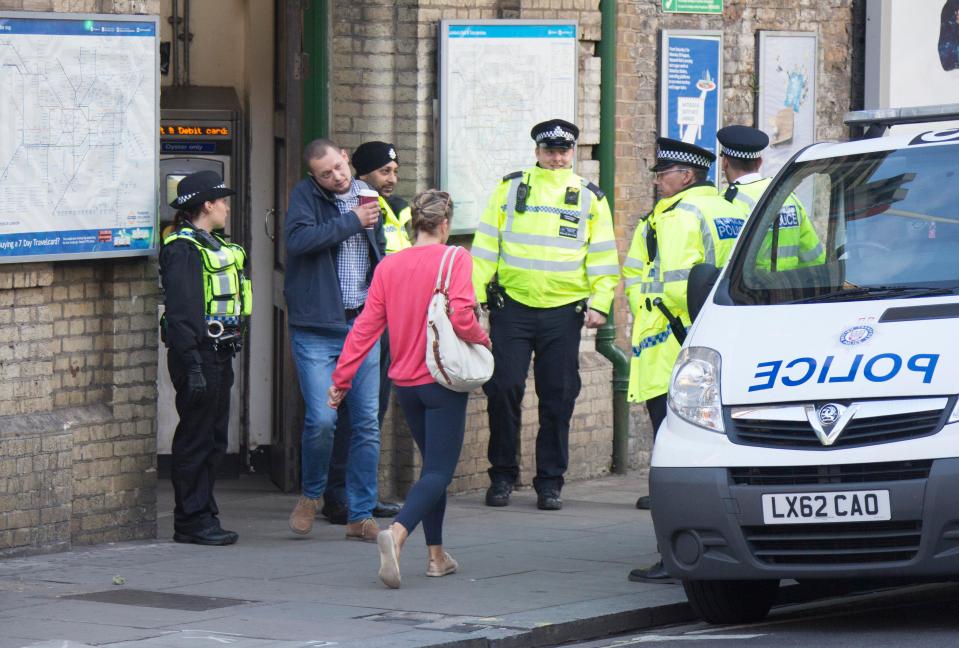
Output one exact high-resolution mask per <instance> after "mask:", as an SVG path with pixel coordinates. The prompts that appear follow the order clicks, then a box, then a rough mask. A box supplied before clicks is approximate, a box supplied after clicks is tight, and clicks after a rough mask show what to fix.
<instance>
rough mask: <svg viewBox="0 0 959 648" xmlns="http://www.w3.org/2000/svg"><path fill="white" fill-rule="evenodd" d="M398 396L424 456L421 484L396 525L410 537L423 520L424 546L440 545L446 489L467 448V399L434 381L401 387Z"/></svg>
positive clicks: (466, 396)
mask: <svg viewBox="0 0 959 648" xmlns="http://www.w3.org/2000/svg"><path fill="white" fill-rule="evenodd" d="M396 398H397V400H398V401H399V403H400V407H402V408H403V414H404V415H405V416H406V422H407V423H408V424H409V426H410V432H412V434H413V440H414V441H416V445H417V447H418V448H419V449H420V454H421V455H422V457H423V470H422V471H421V472H420V478H419V481H417V482H416V483H415V484H413V487H412V488H411V489H410V492H409V493H407V495H406V503H405V504H404V505H403V509H402V510H401V511H400V513H399V515H397V516H396V521H397V522H399V523H400V524H402V525H403V526H404V527H405V528H406V530H407V531H409V532H410V533H412V532H413V529H415V528H416V525H417V524H419V523H420V522H422V523H423V533H424V535H426V544H427V545H428V546H432V545H441V544H443V515H444V514H445V513H446V487H447V486H449V484H450V482H451V481H453V473H454V472H455V471H456V463H457V462H458V461H459V458H460V451H461V450H462V449H463V433H464V430H465V428H466V400H467V398H469V395H468V394H461V393H458V392H454V391H450V390H448V389H446V388H445V387H440V386H439V385H437V384H436V383H430V384H428V385H417V386H416V387H399V386H397V387H396Z"/></svg>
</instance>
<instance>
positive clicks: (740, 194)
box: [734, 189, 756, 210]
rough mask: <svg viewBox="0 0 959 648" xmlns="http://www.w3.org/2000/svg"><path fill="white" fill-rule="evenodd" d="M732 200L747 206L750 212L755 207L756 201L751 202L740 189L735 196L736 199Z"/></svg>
mask: <svg viewBox="0 0 959 648" xmlns="http://www.w3.org/2000/svg"><path fill="white" fill-rule="evenodd" d="M734 200H741V201H742V202H744V203H746V204H747V205H749V209H750V210H752V209H753V207H755V206H756V201H755V200H753V199H752V197H750V196H749V195H747V194H746V192H744V191H742V190H741V189H740V190H739V192H738V193H737V194H736V197H735V198H734Z"/></svg>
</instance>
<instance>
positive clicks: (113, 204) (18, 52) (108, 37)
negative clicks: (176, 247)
mask: <svg viewBox="0 0 959 648" xmlns="http://www.w3.org/2000/svg"><path fill="white" fill-rule="evenodd" d="M158 34H159V29H158V18H157V17H156V16H122V15H113V14H110V15H84V14H64V13H57V14H40V13H36V12H30V13H27V12H0V88H3V91H2V92H0V263H11V262H24V261H46V260H64V259H87V258H100V257H118V256H136V255H147V254H154V253H155V252H156V247H157V196H158V186H157V185H158V182H159V180H158V178H159V170H158V160H159V158H158V136H157V133H158V132H159V128H158V126H159V97H160V81H159V60H158V51H159V47H158Z"/></svg>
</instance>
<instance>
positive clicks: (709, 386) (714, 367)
mask: <svg viewBox="0 0 959 648" xmlns="http://www.w3.org/2000/svg"><path fill="white" fill-rule="evenodd" d="M721 367H722V360H721V359H720V357H719V352H717V351H716V350H715V349H710V348H707V347H687V348H685V349H683V350H682V351H681V352H680V354H679V358H678V359H677V360H676V364H675V365H674V366H673V375H672V377H671V378H670V380H669V408H670V409H671V410H673V412H675V414H676V415H677V416H678V417H679V418H681V419H683V420H684V421H688V422H690V423H692V424H693V425H698V426H700V427H704V428H706V429H708V430H713V431H715V432H725V427H724V426H723V408H722V400H721V399H720V395H719V376H720V369H721Z"/></svg>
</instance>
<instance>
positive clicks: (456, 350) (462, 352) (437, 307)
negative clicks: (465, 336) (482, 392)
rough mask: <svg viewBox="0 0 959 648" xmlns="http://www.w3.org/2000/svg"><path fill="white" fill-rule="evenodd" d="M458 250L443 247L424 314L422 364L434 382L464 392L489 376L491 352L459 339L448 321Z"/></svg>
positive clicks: (491, 372) (491, 364) (474, 387)
mask: <svg viewBox="0 0 959 648" xmlns="http://www.w3.org/2000/svg"><path fill="white" fill-rule="evenodd" d="M459 250H460V248H459V247H449V248H447V250H446V252H445V253H444V254H443V260H442V261H440V268H439V270H438V271H437V273H436V288H435V289H434V291H433V297H432V299H430V306H429V310H428V311H427V315H426V366H427V367H429V370H430V374H432V376H433V379H434V380H436V382H437V383H438V384H440V385H442V386H443V387H446V388H447V389H451V390H453V391H456V392H468V391H471V390H473V389H476V388H477V387H479V386H481V385H482V384H483V383H485V382H486V381H488V380H489V379H490V377H492V375H493V354H492V353H491V352H490V350H489V349H487V348H486V347H484V346H483V345H482V344H473V343H471V342H466V341H465V340H461V339H460V338H459V337H458V336H457V335H456V331H454V330H453V325H452V324H451V323H450V316H449V314H450V302H449V289H450V277H451V276H452V274H453V260H454V259H455V258H456V253H457V251H459ZM447 259H448V262H447ZM444 267H445V268H446V281H445V282H443V268H444Z"/></svg>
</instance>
